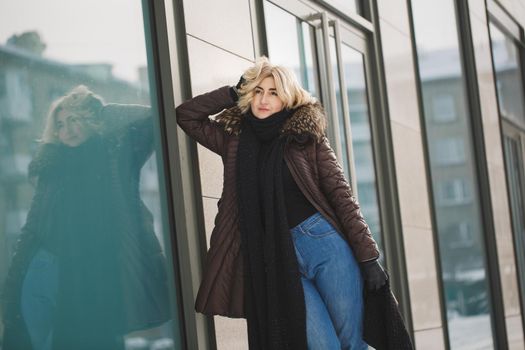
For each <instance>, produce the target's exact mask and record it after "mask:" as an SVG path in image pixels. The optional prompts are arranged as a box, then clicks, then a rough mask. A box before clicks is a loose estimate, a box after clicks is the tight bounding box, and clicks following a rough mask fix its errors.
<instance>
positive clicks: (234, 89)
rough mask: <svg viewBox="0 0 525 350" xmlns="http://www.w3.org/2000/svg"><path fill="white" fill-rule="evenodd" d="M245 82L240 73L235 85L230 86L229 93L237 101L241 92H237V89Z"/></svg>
mask: <svg viewBox="0 0 525 350" xmlns="http://www.w3.org/2000/svg"><path fill="white" fill-rule="evenodd" d="M245 82H246V79H244V76H243V75H241V77H240V79H239V81H238V82H237V85H235V86H232V87H231V88H230V95H231V96H232V99H233V100H234V101H235V102H237V101H238V100H239V97H240V96H241V94H240V93H239V90H240V89H241V87H242V85H243V84H244V83H245Z"/></svg>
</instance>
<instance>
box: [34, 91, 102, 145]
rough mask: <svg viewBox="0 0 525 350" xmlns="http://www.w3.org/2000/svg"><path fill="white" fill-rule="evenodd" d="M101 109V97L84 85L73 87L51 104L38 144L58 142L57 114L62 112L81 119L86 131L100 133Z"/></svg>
mask: <svg viewBox="0 0 525 350" xmlns="http://www.w3.org/2000/svg"><path fill="white" fill-rule="evenodd" d="M102 107H104V100H103V99H102V97H100V96H98V95H96V94H95V93H93V92H92V91H91V90H89V89H88V88H87V87H86V86H85V85H78V86H76V87H74V88H73V89H72V90H71V91H70V92H69V93H68V94H66V95H65V96H62V97H60V98H58V99H57V100H55V101H54V102H53V103H52V104H51V107H50V108H49V113H48V115H47V118H46V122H45V126H44V132H43V133H42V138H41V139H40V142H42V143H59V142H60V140H59V139H58V132H57V117H58V113H60V112H61V111H64V110H65V111H68V112H72V113H74V114H76V115H78V116H79V117H81V118H80V121H81V123H82V125H83V126H84V127H86V128H87V129H89V130H91V131H95V132H100V128H101V121H100V120H99V112H100V110H101V109H102Z"/></svg>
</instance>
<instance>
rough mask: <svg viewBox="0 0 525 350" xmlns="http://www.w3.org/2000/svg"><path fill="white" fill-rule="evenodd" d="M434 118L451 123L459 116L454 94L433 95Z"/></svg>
mask: <svg viewBox="0 0 525 350" xmlns="http://www.w3.org/2000/svg"><path fill="white" fill-rule="evenodd" d="M432 111H433V120H434V121H435V122H436V123H449V122H453V121H455V120H456V118H457V113H456V102H455V101H454V96H453V95H451V94H447V93H440V94H436V95H434V96H432Z"/></svg>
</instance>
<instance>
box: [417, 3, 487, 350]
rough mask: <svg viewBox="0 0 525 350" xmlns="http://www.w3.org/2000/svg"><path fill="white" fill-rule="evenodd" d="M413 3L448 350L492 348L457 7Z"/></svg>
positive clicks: (481, 223)
mask: <svg viewBox="0 0 525 350" xmlns="http://www.w3.org/2000/svg"><path fill="white" fill-rule="evenodd" d="M410 5H411V9H412V20H413V27H414V40H415V43H416V51H417V64H418V67H419V71H418V73H419V75H420V76H419V79H420V89H421V95H422V97H423V98H422V102H423V107H424V108H423V109H424V127H425V134H426V142H427V144H428V150H429V153H428V155H427V156H428V159H429V164H430V175H431V180H432V181H431V185H432V192H433V194H434V195H433V200H434V206H433V210H434V217H435V219H436V227H437V230H436V235H437V241H438V244H439V254H440V255H439V263H440V266H441V279H442V282H443V291H442V295H443V299H444V307H445V309H446V315H447V320H446V321H447V328H446V329H447V331H448V337H447V339H448V341H449V344H448V347H447V348H450V349H452V350H456V349H466V348H472V349H474V348H476V349H478V348H486V349H492V348H493V347H494V341H493V334H492V329H493V325H492V323H493V320H492V314H491V309H492V308H491V307H490V306H489V305H490V298H489V294H490V293H489V284H488V279H487V275H488V274H487V272H486V270H487V257H486V254H485V248H484V244H485V242H484V238H483V237H484V235H483V231H484V228H483V220H482V218H481V207H480V196H479V193H478V191H477V190H476V186H475V184H477V183H478V180H477V176H478V174H477V167H476V155H475V152H474V150H473V149H472V144H473V131H472V127H471V125H470V120H471V119H472V116H471V115H470V112H469V101H468V100H467V96H468V94H467V93H466V91H467V89H468V88H469V87H467V84H466V77H465V72H464V71H463V62H462V61H461V60H462V52H461V50H462V48H461V43H460V42H459V37H460V35H458V34H459V33H458V18H457V16H456V8H457V7H456V5H455V2H454V1H453V0H445V1H439V2H437V1H429V0H411V1H410ZM436 28H439V30H436ZM451 91H452V92H454V93H453V94H450V92H451ZM444 92H448V93H444ZM444 123H446V125H444ZM472 334H476V337H473V336H472Z"/></svg>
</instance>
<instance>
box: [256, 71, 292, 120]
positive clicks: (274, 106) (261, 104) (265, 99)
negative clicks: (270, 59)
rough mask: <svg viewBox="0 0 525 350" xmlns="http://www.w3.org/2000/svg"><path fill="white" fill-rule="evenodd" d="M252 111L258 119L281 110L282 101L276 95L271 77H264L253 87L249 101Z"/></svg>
mask: <svg viewBox="0 0 525 350" xmlns="http://www.w3.org/2000/svg"><path fill="white" fill-rule="evenodd" d="M250 107H251V109H252V113H253V115H254V116H256V117H257V118H259V119H265V118H268V117H269V116H271V115H272V114H274V113H277V112H280V111H282V109H283V107H284V103H283V101H282V100H281V98H280V97H279V96H278V95H277V89H276V88H275V81H274V79H273V77H266V78H264V79H263V80H262V81H261V82H260V83H259V85H257V86H256V87H255V89H254V94H253V99H252V102H251V103H250Z"/></svg>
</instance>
